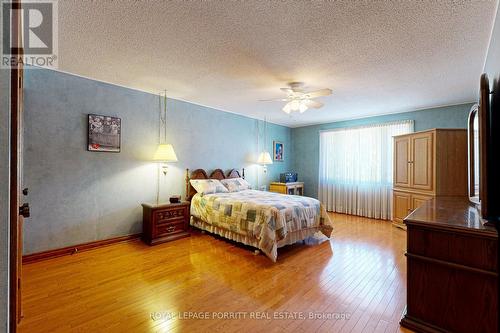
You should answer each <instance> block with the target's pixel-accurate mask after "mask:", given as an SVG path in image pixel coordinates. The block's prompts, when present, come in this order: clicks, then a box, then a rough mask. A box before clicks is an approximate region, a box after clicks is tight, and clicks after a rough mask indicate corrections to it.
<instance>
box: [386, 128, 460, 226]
mask: <svg viewBox="0 0 500 333" xmlns="http://www.w3.org/2000/svg"><path fill="white" fill-rule="evenodd" d="M467 152H468V148H467V130H466V129H431V130H427V131H422V132H415V133H411V134H405V135H399V136H395V137H394V179H393V182H394V185H393V186H394V187H393V224H394V225H395V226H397V227H400V228H403V229H406V227H405V225H404V224H403V220H404V218H405V217H406V216H408V215H409V214H410V213H411V212H412V211H413V210H415V209H417V208H418V207H420V206H421V205H422V204H423V203H424V202H426V201H427V200H429V199H432V198H434V197H438V196H467V190H468V186H467V181H468V180H467V179H468V172H467V170H468V167H467Z"/></svg>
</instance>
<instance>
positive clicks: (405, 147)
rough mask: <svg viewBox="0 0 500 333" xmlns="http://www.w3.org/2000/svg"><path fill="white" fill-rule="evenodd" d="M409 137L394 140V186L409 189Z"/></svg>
mask: <svg viewBox="0 0 500 333" xmlns="http://www.w3.org/2000/svg"><path fill="white" fill-rule="evenodd" d="M409 161H410V137H407V136H405V137H402V138H395V139H394V186H395V187H410V163H409Z"/></svg>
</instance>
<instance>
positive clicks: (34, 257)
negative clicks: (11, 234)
mask: <svg viewBox="0 0 500 333" xmlns="http://www.w3.org/2000/svg"><path fill="white" fill-rule="evenodd" d="M141 236H142V233H139V234H132V235H126V236H120V237H115V238H109V239H103V240H98V241H94V242H88V243H83V244H78V245H72V246H67V247H63V248H60V249H54V250H48V251H43V252H38V253H32V254H27V255H24V256H23V264H28V263H34V262H38V261H42V260H47V259H52V258H57V257H62V256H67V255H71V254H75V253H77V252H83V251H88V250H92V249H96V248H99V247H104V246H108V245H112V244H116V243H123V242H130V241H132V240H136V239H138V238H140V237H141Z"/></svg>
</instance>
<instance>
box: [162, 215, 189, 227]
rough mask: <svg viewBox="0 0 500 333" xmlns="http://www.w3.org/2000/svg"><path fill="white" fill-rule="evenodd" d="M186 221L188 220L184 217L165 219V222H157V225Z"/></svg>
mask: <svg viewBox="0 0 500 333" xmlns="http://www.w3.org/2000/svg"><path fill="white" fill-rule="evenodd" d="M185 220H186V218H185V217H184V216H181V217H176V218H171V219H165V220H156V221H155V225H161V224H167V223H177V222H179V221H181V222H184V221H185Z"/></svg>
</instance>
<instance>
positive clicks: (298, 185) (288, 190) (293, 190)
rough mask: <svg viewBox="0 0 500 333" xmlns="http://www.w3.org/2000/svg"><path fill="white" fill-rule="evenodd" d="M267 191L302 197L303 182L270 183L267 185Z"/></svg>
mask: <svg viewBox="0 0 500 333" xmlns="http://www.w3.org/2000/svg"><path fill="white" fill-rule="evenodd" d="M269 191H270V192H276V193H281V194H291V195H304V183H303V182H293V183H279V182H272V183H271V184H270V185H269Z"/></svg>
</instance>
